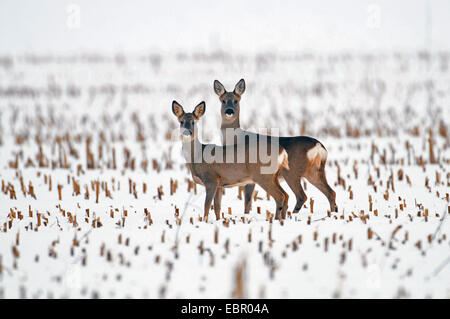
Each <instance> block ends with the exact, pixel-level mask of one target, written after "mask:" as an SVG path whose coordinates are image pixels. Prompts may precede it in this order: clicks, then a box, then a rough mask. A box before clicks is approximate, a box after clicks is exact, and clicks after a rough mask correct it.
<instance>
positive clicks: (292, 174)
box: [214, 79, 337, 214]
mask: <svg viewBox="0 0 450 319" xmlns="http://www.w3.org/2000/svg"><path fill="white" fill-rule="evenodd" d="M214 91H215V93H216V94H217V95H218V96H219V99H220V102H221V104H222V107H221V117H222V124H221V132H222V143H223V144H224V145H226V144H228V145H230V144H235V143H236V138H234V139H233V135H234V136H239V135H243V134H244V135H251V134H254V133H252V132H248V131H244V130H242V129H241V126H240V123H239V111H240V100H241V96H242V94H243V93H244V91H245V81H244V79H241V80H240V81H239V82H238V83H237V84H236V86H235V88H234V91H233V92H227V91H226V90H225V87H224V86H223V85H222V83H220V82H219V81H218V80H215V81H214ZM230 129H231V131H234V133H233V132H231V133H232V135H231V136H230V135H229V133H230ZM227 133H228V134H227ZM279 143H280V146H281V147H283V148H284V149H285V150H286V152H287V153H288V159H289V169H287V168H282V170H281V176H282V177H283V178H284V179H285V180H286V183H287V184H288V185H289V187H290V188H291V189H292V191H293V192H294V194H295V196H296V200H297V202H296V205H295V208H294V211H293V213H294V214H295V213H298V212H299V211H300V209H301V208H302V206H303V204H304V203H305V201H306V199H307V197H306V194H305V192H304V190H303V187H302V185H301V180H300V178H301V177H304V178H306V179H307V180H308V181H309V182H310V183H311V184H313V185H314V186H316V187H317V188H318V189H319V190H320V191H321V192H322V193H323V194H324V195H325V196H326V197H327V199H328V202H329V204H330V209H331V211H337V206H336V193H335V192H334V191H333V189H332V188H331V187H330V185H328V182H327V179H326V176H325V164H326V160H327V154H328V153H327V150H326V149H325V147H324V146H323V145H322V143H320V142H319V141H318V140H316V139H314V138H312V137H309V136H295V137H279ZM254 189H255V184H251V183H250V184H247V185H245V189H244V193H245V209H244V211H245V213H248V212H249V211H250V209H251V200H252V194H253V191H254Z"/></svg>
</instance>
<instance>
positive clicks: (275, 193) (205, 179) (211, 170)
mask: <svg viewBox="0 0 450 319" xmlns="http://www.w3.org/2000/svg"><path fill="white" fill-rule="evenodd" d="M205 109H206V105H205V102H201V103H200V104H198V105H197V106H196V107H195V109H194V111H193V112H192V113H185V112H184V110H183V107H182V106H181V105H180V104H179V103H177V102H176V101H173V102H172V112H173V114H175V115H176V117H177V118H178V122H179V123H180V134H181V137H182V143H183V144H182V146H183V156H184V157H185V160H186V163H187V166H188V168H189V170H190V172H191V174H192V177H193V180H194V181H195V182H196V183H198V184H201V185H203V186H205V188H206V198H205V206H204V219H205V221H207V220H208V212H209V210H210V208H211V202H212V200H213V198H214V211H215V214H216V219H220V207H221V200H222V187H232V186H237V185H243V184H248V183H256V184H258V185H260V186H261V187H262V188H263V189H264V190H265V191H267V193H268V194H269V195H271V196H272V197H273V198H274V199H275V202H276V215H275V217H276V218H277V219H280V218H285V215H286V209H287V202H288V195H287V194H286V192H285V191H284V190H283V189H282V188H281V186H280V184H279V181H278V174H279V173H280V170H281V168H287V167H288V161H287V153H286V151H285V150H284V149H282V148H279V147H278V144H277V145H276V153H274V154H273V155H274V157H275V161H276V163H275V170H273V171H272V172H271V173H266V174H265V173H263V171H264V170H262V168H263V166H264V165H266V164H267V163H263V162H262V159H261V158H260V156H259V154H260V153H259V148H260V147H261V146H260V143H257V144H253V145H250V144H249V142H248V141H247V142H246V144H245V159H244V161H243V162H239V163H238V162H237V161H233V162H229V161H228V162H227V158H226V156H227V153H230V152H232V154H233V155H234V154H238V146H237V145H229V146H217V145H213V144H202V143H201V142H200V141H199V139H198V136H197V125H196V122H197V121H198V120H199V119H200V117H201V116H202V115H203V114H204V113H205ZM266 142H267V144H265V146H269V148H270V149H271V150H272V148H271V146H272V144H271V143H275V142H276V141H275V139H273V138H269V139H268V140H267V141H266ZM206 148H209V149H213V152H212V153H213V156H214V158H213V159H212V160H209V161H206V159H205V157H204V154H205V153H204V152H205V149H206ZM266 150H267V149H266ZM250 152H258V153H257V158H256V161H252V160H251V154H250ZM252 154H255V153H252ZM198 155H200V156H198ZM238 155H239V154H238ZM241 155H244V154H242V153H241ZM269 155H272V154H269ZM233 158H234V156H233ZM218 189H219V190H218Z"/></svg>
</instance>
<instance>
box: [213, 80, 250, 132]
mask: <svg viewBox="0 0 450 319" xmlns="http://www.w3.org/2000/svg"><path fill="white" fill-rule="evenodd" d="M214 92H216V94H217V95H218V96H219V100H220V103H221V104H222V108H221V112H220V114H221V116H222V120H224V121H226V122H230V123H231V122H234V121H235V120H236V119H238V120H239V110H240V105H239V102H240V101H241V96H242V94H243V93H244V92H245V81H244V79H241V80H240V81H239V82H238V83H237V84H236V86H235V87H234V91H233V92H227V91H226V90H225V87H224V86H223V84H222V83H220V82H219V81H218V80H215V81H214Z"/></svg>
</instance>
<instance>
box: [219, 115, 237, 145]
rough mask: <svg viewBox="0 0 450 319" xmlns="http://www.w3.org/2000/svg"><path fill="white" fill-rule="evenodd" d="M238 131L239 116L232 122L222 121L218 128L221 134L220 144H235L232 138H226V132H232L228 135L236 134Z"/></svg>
mask: <svg viewBox="0 0 450 319" xmlns="http://www.w3.org/2000/svg"><path fill="white" fill-rule="evenodd" d="M240 129H241V124H240V123H239V116H238V117H236V119H235V120H234V121H232V122H230V121H224V120H222V125H221V126H220V132H221V134H222V144H223V145H229V144H236V141H235V139H234V138H233V137H231V138H229V137H228V138H227V130H234V132H229V133H234V134H236V133H237V132H236V131H239V130H240ZM231 135H233V134H231Z"/></svg>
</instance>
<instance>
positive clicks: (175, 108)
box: [172, 101, 184, 119]
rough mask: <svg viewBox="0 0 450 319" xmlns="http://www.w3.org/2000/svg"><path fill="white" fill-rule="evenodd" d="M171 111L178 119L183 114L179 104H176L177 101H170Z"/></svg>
mask: <svg viewBox="0 0 450 319" xmlns="http://www.w3.org/2000/svg"><path fill="white" fill-rule="evenodd" d="M172 112H173V114H175V116H176V117H178V119H181V117H183V115H184V110H183V107H182V106H181V105H180V104H178V102H177V101H173V102H172Z"/></svg>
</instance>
